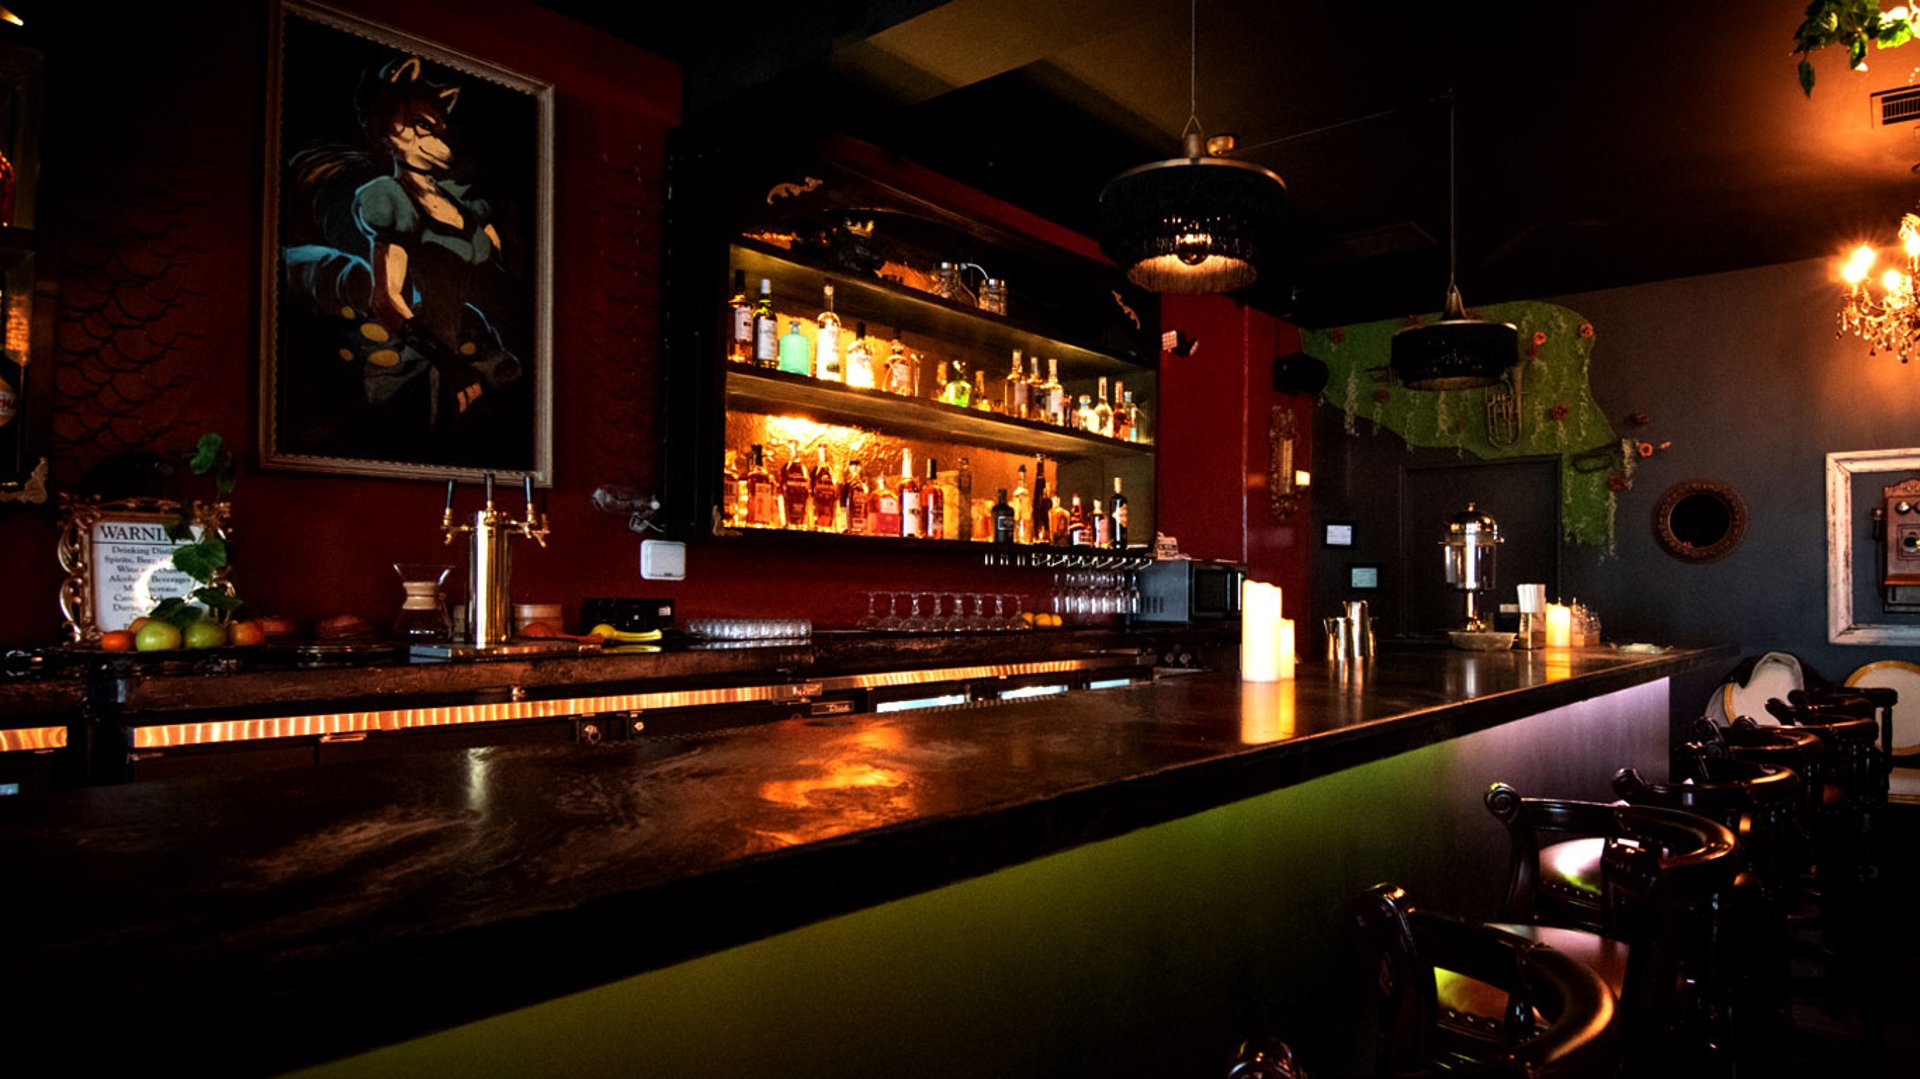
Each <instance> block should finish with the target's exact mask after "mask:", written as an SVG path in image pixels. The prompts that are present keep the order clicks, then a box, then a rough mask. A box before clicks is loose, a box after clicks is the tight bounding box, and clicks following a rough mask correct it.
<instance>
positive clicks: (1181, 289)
mask: <svg viewBox="0 0 1920 1079" xmlns="http://www.w3.org/2000/svg"><path fill="white" fill-rule="evenodd" d="M1188 16H1189V19H1190V20H1191V25H1190V26H1189V38H1188V61H1187V65H1188V66H1187V71H1188V98H1187V105H1188V112H1187V125H1186V127H1185V128H1184V129H1182V131H1181V133H1180V136H1181V150H1182V154H1183V156H1181V157H1174V158H1168V159H1167V160H1165V161H1154V162H1150V163H1148V164H1145V165H1141V166H1139V167H1137V168H1132V169H1128V170H1127V171H1125V172H1123V173H1121V174H1120V175H1118V176H1116V177H1114V178H1113V179H1112V180H1111V181H1109V182H1108V183H1107V186H1106V189H1105V190H1104V191H1102V192H1101V193H1100V249H1101V250H1102V251H1105V252H1106V254H1107V257H1108V258H1111V259H1112V260H1114V261H1115V262H1117V263H1119V264H1120V266H1121V267H1123V268H1124V269H1125V270H1126V272H1127V280H1129V281H1132V282H1133V283H1134V284H1136V285H1138V286H1140V287H1141V288H1144V289H1147V290H1149V291H1152V292H1175V293H1186V294H1194V293H1208V292H1229V291H1232V290H1233V289H1237V288H1245V287H1246V286H1248V285H1251V284H1253V282H1254V281H1255V280H1256V279H1257V278H1258V277H1259V276H1260V264H1261V262H1262V260H1263V259H1266V258H1269V257H1271V255H1272V254H1273V252H1274V251H1275V250H1277V249H1278V247H1279V245H1280V241H1281V231H1282V226H1283V224H1284V214H1285V211H1286V195H1287V185H1286V182H1285V181H1283V180H1281V179H1280V177H1279V176H1277V175H1275V174H1274V173H1273V172H1271V171H1269V170H1267V169H1263V168H1261V167H1260V166H1258V165H1254V164H1250V163H1248V162H1245V161H1231V160H1228V159H1226V158H1222V157H1212V156H1209V155H1208V154H1207V151H1206V138H1205V136H1204V135H1203V134H1202V132H1201V130H1200V119H1199V115H1198V104H1199V93H1198V91H1199V59H1198V48H1197V37H1198V7H1197V0H1196V3H1194V4H1190V5H1189V10H1188Z"/></svg>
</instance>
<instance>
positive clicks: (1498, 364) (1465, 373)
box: [1387, 94, 1520, 390]
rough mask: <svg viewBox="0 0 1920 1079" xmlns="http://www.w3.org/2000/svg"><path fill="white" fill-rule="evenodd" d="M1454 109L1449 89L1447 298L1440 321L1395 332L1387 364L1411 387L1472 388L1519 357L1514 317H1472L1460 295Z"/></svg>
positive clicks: (1491, 381)
mask: <svg viewBox="0 0 1920 1079" xmlns="http://www.w3.org/2000/svg"><path fill="white" fill-rule="evenodd" d="M1454 127H1455V109H1454V100H1453V95H1452V94H1448V95H1447V302H1446V306H1445V308H1444V309H1443V310H1442V312H1441V315H1440V321H1438V322H1433V323H1429V324H1427V325H1425V326H1409V327H1407V328H1406V329H1404V330H1401V331H1400V332H1399V333H1396V334H1394V335H1393V351H1392V355H1391V357H1390V358H1389V359H1388V361H1387V367H1388V368H1389V369H1390V370H1391V371H1392V372H1393V375H1394V377H1395V378H1397V379H1399V380H1400V382H1401V384H1403V385H1405V386H1406V387H1407V388H1408V389H1410V390H1470V389H1477V388H1479V387H1482V386H1491V385H1493V384H1495V383H1497V382H1499V381H1500V379H1501V377H1502V376H1503V375H1505V374H1506V371H1507V368H1509V367H1512V366H1513V365H1514V364H1516V363H1519V362H1520V331H1519V330H1518V329H1517V328H1515V327H1514V325H1513V324H1512V323H1510V322H1486V321H1483V320H1481V319H1475V318H1468V317H1467V311H1466V305H1465V304H1464V303H1462V302H1461V299H1460V285H1459V283H1458V280H1457V278H1458V273H1459V261H1460V259H1459V240H1458V234H1459V231H1460V229H1459V217H1460V196H1459V191H1458V185H1457V184H1456V182H1455V179H1454V171H1455V157H1456V156H1457V155H1456V150H1455V140H1456V136H1455V133H1454Z"/></svg>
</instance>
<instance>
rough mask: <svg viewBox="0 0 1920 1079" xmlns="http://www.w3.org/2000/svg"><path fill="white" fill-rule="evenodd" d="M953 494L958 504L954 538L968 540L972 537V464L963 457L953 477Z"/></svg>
mask: <svg viewBox="0 0 1920 1079" xmlns="http://www.w3.org/2000/svg"><path fill="white" fill-rule="evenodd" d="M953 495H954V501H955V502H958V503H959V504H960V505H959V510H960V531H959V532H958V533H956V534H955V538H957V539H963V540H970V539H972V538H973V466H972V465H971V464H968V463H967V459H966V458H965V457H962V458H960V470H959V471H958V472H957V473H955V474H954V477H953ZM982 538H985V537H982Z"/></svg>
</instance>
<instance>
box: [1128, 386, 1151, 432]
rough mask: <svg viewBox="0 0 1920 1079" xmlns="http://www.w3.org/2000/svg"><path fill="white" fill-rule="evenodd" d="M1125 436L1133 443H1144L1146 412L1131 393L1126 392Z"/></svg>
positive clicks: (1129, 391) (1130, 391)
mask: <svg viewBox="0 0 1920 1079" xmlns="http://www.w3.org/2000/svg"><path fill="white" fill-rule="evenodd" d="M1126 402H1127V434H1128V436H1129V440H1130V441H1133V442H1146V441H1148V437H1147V410H1146V407H1145V406H1144V405H1142V404H1141V403H1140V402H1138V401H1135V400H1134V399H1133V391H1132V390H1128V391H1127V397H1126Z"/></svg>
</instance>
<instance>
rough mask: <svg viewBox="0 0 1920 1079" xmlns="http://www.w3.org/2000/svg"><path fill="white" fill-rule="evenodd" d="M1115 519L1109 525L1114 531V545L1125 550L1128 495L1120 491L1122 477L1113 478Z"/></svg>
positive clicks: (1112, 516) (1112, 515)
mask: <svg viewBox="0 0 1920 1079" xmlns="http://www.w3.org/2000/svg"><path fill="white" fill-rule="evenodd" d="M1108 516H1110V517H1111V518H1112V519H1113V520H1112V523H1111V525H1110V526H1109V527H1110V528H1111V529H1112V533H1113V542H1112V546H1113V547H1115V548H1117V549H1122V550H1124V549H1125V548H1126V546H1127V496H1126V495H1123V494H1121V493H1120V477H1118V476H1115V477H1114V478H1113V512H1112V513H1111V514H1109V515H1108Z"/></svg>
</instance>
